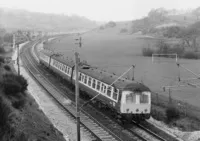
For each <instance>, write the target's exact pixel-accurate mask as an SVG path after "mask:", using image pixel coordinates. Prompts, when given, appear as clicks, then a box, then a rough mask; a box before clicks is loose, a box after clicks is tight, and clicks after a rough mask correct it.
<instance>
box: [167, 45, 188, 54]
mask: <svg viewBox="0 0 200 141" xmlns="http://www.w3.org/2000/svg"><path fill="white" fill-rule="evenodd" d="M170 50H171V53H176V54H178V56H182V55H183V54H184V52H185V49H184V48H183V47H181V45H180V44H176V45H174V46H173V48H171V49H170Z"/></svg>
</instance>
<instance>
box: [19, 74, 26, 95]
mask: <svg viewBox="0 0 200 141" xmlns="http://www.w3.org/2000/svg"><path fill="white" fill-rule="evenodd" d="M16 80H17V81H18V82H19V83H20V85H21V92H24V91H26V90H27V87H28V82H27V80H26V79H25V78H24V77H23V76H22V75H20V76H18V75H16Z"/></svg>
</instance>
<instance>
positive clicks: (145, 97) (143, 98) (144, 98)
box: [140, 94, 149, 103]
mask: <svg viewBox="0 0 200 141" xmlns="http://www.w3.org/2000/svg"><path fill="white" fill-rule="evenodd" d="M148 102H149V100H148V95H146V94H141V95H140V103H148Z"/></svg>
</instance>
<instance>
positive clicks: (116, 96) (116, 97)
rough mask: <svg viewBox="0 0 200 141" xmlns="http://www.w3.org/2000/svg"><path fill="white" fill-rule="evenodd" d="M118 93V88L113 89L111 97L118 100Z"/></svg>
mask: <svg viewBox="0 0 200 141" xmlns="http://www.w3.org/2000/svg"><path fill="white" fill-rule="evenodd" d="M118 95H119V89H114V93H113V99H114V100H118Z"/></svg>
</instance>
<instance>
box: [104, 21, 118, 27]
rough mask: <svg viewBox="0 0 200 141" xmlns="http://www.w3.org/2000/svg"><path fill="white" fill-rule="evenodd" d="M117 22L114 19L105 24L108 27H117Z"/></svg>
mask: <svg viewBox="0 0 200 141" xmlns="http://www.w3.org/2000/svg"><path fill="white" fill-rule="evenodd" d="M116 25H117V24H116V23H115V22H113V21H110V22H108V23H107V24H106V25H105V26H106V27H115V26H116Z"/></svg>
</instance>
